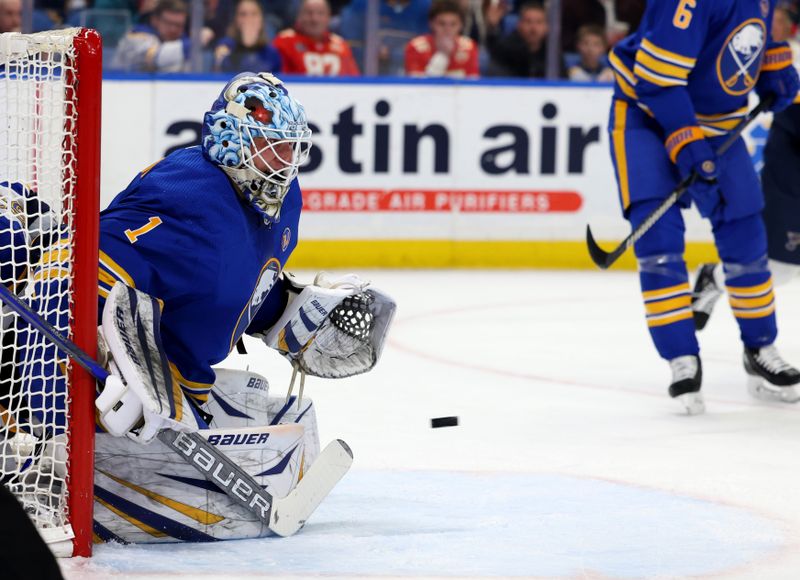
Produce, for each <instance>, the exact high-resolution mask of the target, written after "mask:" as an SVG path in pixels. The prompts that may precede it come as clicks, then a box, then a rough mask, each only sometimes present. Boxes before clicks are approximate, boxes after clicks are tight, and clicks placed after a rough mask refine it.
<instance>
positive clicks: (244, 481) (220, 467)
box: [0, 284, 353, 536]
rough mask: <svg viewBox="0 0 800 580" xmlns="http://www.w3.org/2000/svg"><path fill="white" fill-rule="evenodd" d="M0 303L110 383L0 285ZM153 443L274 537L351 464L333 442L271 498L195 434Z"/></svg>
mask: <svg viewBox="0 0 800 580" xmlns="http://www.w3.org/2000/svg"><path fill="white" fill-rule="evenodd" d="M0 301H2V302H4V303H5V304H7V305H8V306H9V307H10V308H11V309H12V310H14V311H15V312H16V313H17V314H19V316H20V317H22V319H23V320H25V321H26V322H27V323H28V324H30V325H31V326H32V327H34V328H35V329H36V330H38V331H39V332H41V333H42V334H43V335H44V336H45V338H47V339H48V340H50V341H51V342H52V343H53V344H55V345H56V346H57V347H58V348H59V349H61V350H62V351H63V352H64V353H66V354H67V355H69V356H70V357H71V358H72V359H73V360H74V361H75V362H76V363H78V364H79V365H80V366H81V367H83V368H84V369H85V370H86V371H87V372H88V373H89V374H91V375H92V376H93V377H94V378H95V379H97V380H98V381H99V382H101V383H103V384H105V383H106V381H108V380H109V379H110V378H112V379H115V377H113V375H111V374H110V373H109V372H108V371H107V370H106V369H104V368H103V367H102V366H101V365H100V364H99V363H98V362H97V361H96V360H94V359H93V358H92V357H90V356H89V355H88V354H87V353H86V352H84V351H83V349H81V348H80V347H79V346H78V345H76V344H75V343H74V342H72V341H71V340H69V339H68V338H66V337H64V336H62V335H61V333H59V332H58V330H56V329H55V328H54V327H53V326H52V325H51V324H50V323H49V322H47V321H46V320H44V319H43V318H42V317H41V316H39V314H37V313H36V312H34V311H33V310H32V309H31V308H30V306H28V305H27V304H25V303H24V302H23V301H21V300H20V299H19V298H18V297H17V296H16V295H15V294H14V293H12V292H11V291H10V290H8V289H7V288H6V287H5V286H3V285H1V284H0ZM117 380H118V379H117ZM158 439H159V440H160V441H162V442H163V443H164V444H165V445H168V446H169V447H170V448H172V449H173V450H175V451H176V452H177V453H178V455H180V457H181V458H182V459H183V460H185V461H186V462H187V463H189V464H190V465H191V466H192V467H194V468H195V469H197V471H199V472H200V473H201V474H202V475H203V477H205V478H206V479H207V480H208V481H210V482H211V483H213V484H215V485H216V486H217V487H219V488H220V489H221V490H222V491H223V492H225V494H226V495H228V497H230V498H231V500H233V501H234V502H235V503H237V504H238V505H240V506H242V507H244V508H245V509H246V510H247V511H249V512H250V513H252V514H254V515H255V516H256V517H257V518H258V519H259V520H260V521H261V522H263V523H264V524H265V525H266V526H267V527H268V528H269V529H270V530H271V531H272V532H274V533H275V534H277V535H279V536H291V535H292V534H294V533H295V532H297V531H298V530H299V529H300V528H301V527H303V524H305V522H306V520H307V519H308V518H309V517H310V516H311V514H312V513H313V512H314V510H315V509H316V508H317V507H318V506H319V504H320V503H322V500H323V499H325V497H326V496H327V495H328V493H330V491H331V490H332V489H333V487H334V486H335V485H336V483H338V481H339V480H340V479H341V478H342V477H344V474H345V473H347V471H348V470H349V469H350V465H352V463H353V453H352V451H350V448H349V447H348V446H347V444H346V443H345V442H344V441H342V440H341V439H337V440H335V441H333V442H331V443H330V444H329V445H328V446H327V447H325V449H324V450H323V451H322V453H320V454H319V456H318V457H317V459H316V461H315V462H314V463H313V464H312V465H311V468H310V469H309V470H308V471H307V472H306V473H305V475H304V476H303V479H301V480H300V482H299V483H298V484H297V486H295V488H294V489H293V490H292V491H291V492H290V493H289V495H287V496H286V497H283V498H276V497H274V496H273V495H272V494H271V493H269V492H268V491H267V490H265V489H264V488H263V487H262V486H261V485H260V484H259V483H258V482H257V481H256V480H255V479H254V478H253V477H252V476H251V475H250V474H248V473H247V472H245V471H244V470H243V469H241V468H240V467H239V466H238V465H236V464H235V463H234V462H233V461H231V460H230V459H229V458H228V457H227V455H225V454H224V453H222V452H221V451H219V450H218V449H217V448H216V447H215V446H214V445H212V444H211V443H209V442H208V441H207V440H206V439H205V438H204V437H203V436H202V435H200V434H199V433H196V432H195V433H178V432H175V431H172V430H169V429H164V430H162V431H161V432H160V433H159V434H158Z"/></svg>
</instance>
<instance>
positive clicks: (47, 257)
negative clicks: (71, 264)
mask: <svg viewBox="0 0 800 580" xmlns="http://www.w3.org/2000/svg"><path fill="white" fill-rule="evenodd" d="M69 254H70V252H69V250H68V249H65V250H58V249H55V250H48V251H46V252H45V253H44V254H42V259H41V263H42V264H50V263H52V262H68V261H69Z"/></svg>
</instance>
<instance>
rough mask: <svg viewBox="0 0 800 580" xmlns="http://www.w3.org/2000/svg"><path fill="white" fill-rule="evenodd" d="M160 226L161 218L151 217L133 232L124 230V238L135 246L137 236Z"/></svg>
mask: <svg viewBox="0 0 800 580" xmlns="http://www.w3.org/2000/svg"><path fill="white" fill-rule="evenodd" d="M160 225H161V218H160V217H157V216H156V217H151V218H150V219H149V220H147V223H146V224H144V225H143V226H142V227H140V228H136V229H135V230H131V229H128V230H125V236H126V237H127V238H128V241H129V242H130V243H132V244H135V243H136V242H137V241H138V240H139V236H143V235H144V234H146V233H147V232H149V231H150V230H152V229H155V228H156V227H158V226H160Z"/></svg>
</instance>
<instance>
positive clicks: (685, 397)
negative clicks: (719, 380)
mask: <svg viewBox="0 0 800 580" xmlns="http://www.w3.org/2000/svg"><path fill="white" fill-rule="evenodd" d="M669 366H670V368H671V369H672V384H670V386H669V396H670V397H672V398H673V399H675V400H676V401H677V402H678V404H679V405H680V407H681V409H682V410H683V411H684V412H685V413H686V414H687V415H700V414H702V413H704V412H705V410H706V405H705V402H704V401H703V395H702V393H701V392H700V385H701V384H702V381H703V367H702V365H701V364H700V359H699V358H698V357H696V356H692V355H687V356H679V357H677V358H674V359H672V360H670V361H669Z"/></svg>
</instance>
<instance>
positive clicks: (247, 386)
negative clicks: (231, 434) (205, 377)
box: [203, 369, 270, 429]
mask: <svg viewBox="0 0 800 580" xmlns="http://www.w3.org/2000/svg"><path fill="white" fill-rule="evenodd" d="M214 372H215V373H216V375H217V378H216V380H215V381H214V388H213V389H211V391H210V393H209V396H208V401H207V402H206V403H205V404H204V405H203V409H204V410H205V411H207V412H208V413H209V414H211V415H212V416H213V419H212V420H211V423H209V427H210V428H212V429H222V428H230V427H252V426H258V425H269V424H270V421H269V417H270V416H269V409H268V403H267V401H268V399H269V382H268V381H267V379H266V378H265V377H263V376H261V375H259V374H257V373H253V372H250V371H241V370H234V369H215V370H214Z"/></svg>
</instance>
